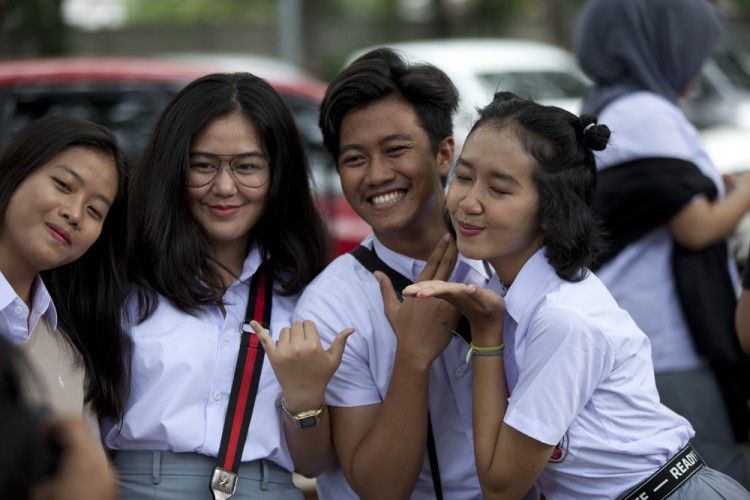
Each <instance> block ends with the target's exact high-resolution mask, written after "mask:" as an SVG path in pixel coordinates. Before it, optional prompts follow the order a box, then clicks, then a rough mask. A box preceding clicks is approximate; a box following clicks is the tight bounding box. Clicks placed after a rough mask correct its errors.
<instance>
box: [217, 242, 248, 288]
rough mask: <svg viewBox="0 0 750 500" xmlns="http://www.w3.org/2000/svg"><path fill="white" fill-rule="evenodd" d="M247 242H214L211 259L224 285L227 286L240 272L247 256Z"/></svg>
mask: <svg viewBox="0 0 750 500" xmlns="http://www.w3.org/2000/svg"><path fill="white" fill-rule="evenodd" d="M248 247H249V242H247V241H245V242H239V241H237V242H231V243H228V244H223V245H221V244H214V247H213V255H212V257H213V259H214V261H215V263H216V265H215V268H216V271H217V272H218V273H219V276H221V280H222V283H224V286H229V285H231V284H232V283H234V281H235V280H236V279H237V277H238V276H239V275H240V274H242V266H243V264H244V263H245V257H247V249H248Z"/></svg>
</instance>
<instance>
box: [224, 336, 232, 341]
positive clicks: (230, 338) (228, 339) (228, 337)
mask: <svg viewBox="0 0 750 500" xmlns="http://www.w3.org/2000/svg"><path fill="white" fill-rule="evenodd" d="M230 340H232V336H231V335H229V334H226V335H224V342H226V343H229V341H230Z"/></svg>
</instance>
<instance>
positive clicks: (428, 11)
mask: <svg viewBox="0 0 750 500" xmlns="http://www.w3.org/2000/svg"><path fill="white" fill-rule="evenodd" d="M716 3H718V4H719V5H720V6H721V7H722V8H723V9H724V10H725V12H726V13H727V27H726V30H725V34H724V39H723V43H722V44H721V47H719V49H718V50H717V51H716V53H715V54H714V55H713V57H712V58H711V60H710V61H709V62H708V64H707V65H706V67H705V68H704V70H703V74H702V77H701V80H700V82H699V83H698V84H697V85H696V86H695V88H694V91H693V92H692V94H691V95H690V96H689V98H688V99H686V100H685V102H684V104H683V105H684V107H685V110H686V113H687V114H688V116H689V117H690V119H691V120H692V121H693V123H695V125H696V126H697V127H698V129H699V130H700V131H701V135H702V137H703V140H704V144H705V146H706V148H707V150H708V151H709V154H711V156H712V157H713V160H714V162H715V163H716V165H717V166H718V168H719V169H720V170H721V171H722V172H723V173H724V174H726V175H728V176H731V175H733V174H736V173H741V172H744V171H747V170H750V29H748V28H749V27H750V0H720V1H717V2H716ZM583 4H584V0H275V1H274V0H0V148H2V147H3V146H4V145H5V143H7V141H8V138H9V137H11V136H12V135H13V134H14V133H15V132H16V131H18V130H19V129H20V128H21V127H23V126H24V125H25V124H26V123H28V122H29V121H31V120H33V119H36V118H39V117H41V116H45V115H49V114H70V115H74V116H78V117H81V118H86V119H90V120H93V121H96V122H99V123H101V124H103V125H105V126H108V127H110V128H111V129H112V130H113V131H114V132H115V134H116V135H117V136H118V138H119V140H120V142H121V143H122V145H123V147H124V148H125V149H126V151H127V153H128V155H129V157H130V160H131V162H135V161H137V158H138V154H139V152H140V149H141V148H142V146H143V144H144V142H145V140H146V138H147V137H148V134H149V131H150V129H151V127H152V126H153V124H154V122H155V121H156V119H157V117H158V115H159V113H160V111H161V109H163V107H164V106H165V105H166V103H167V102H168V101H169V99H170V98H171V97H172V96H173V95H174V94H175V93H176V92H178V91H179V89H180V88H181V87H182V86H184V85H185V84H186V83H187V82H189V81H190V80H192V79H194V78H196V77H198V76H201V75H203V74H207V73H211V72H216V71H250V72H253V73H256V74H258V75H259V76H261V77H264V78H266V79H267V80H269V82H270V83H271V84H272V85H274V86H275V87H276V89H277V90H278V91H279V92H280V94H281V95H282V96H283V97H284V99H285V100H286V102H287V103H288V104H289V106H290V108H291V109H292V112H293V114H294V116H295V119H296V121H297V124H298V126H299V128H300V130H301V132H302V135H303V137H304V140H305V143H306V146H307V150H308V153H309V157H310V163H311V168H312V170H313V173H314V178H315V184H316V186H315V189H316V191H317V197H318V201H319V204H320V207H321V210H322V211H323V214H324V217H325V219H326V221H327V224H328V227H329V229H330V232H331V242H332V247H333V252H332V254H333V255H335V254H338V253H341V252H344V251H347V250H349V249H350V248H352V247H353V246H354V245H356V244H357V243H358V242H359V241H360V240H361V238H362V237H364V236H365V235H366V234H367V233H368V232H369V228H368V227H367V225H366V224H364V222H363V221H361V220H360V219H359V218H358V217H357V216H356V214H354V213H353V212H352V211H351V209H350V208H349V207H348V204H347V203H346V201H345V200H344V198H343V196H342V194H341V191H340V187H339V183H338V177H337V175H336V172H335V168H334V166H333V164H332V162H331V160H330V158H329V157H328V155H327V153H326V152H325V151H324V149H323V147H322V144H321V142H322V138H321V136H320V132H319V130H318V127H317V114H318V104H319V101H320V99H321V97H322V95H323V93H324V91H325V82H326V81H327V80H329V79H330V78H331V77H332V76H333V75H334V74H336V72H338V71H339V70H340V69H341V68H342V67H343V66H344V65H345V64H346V63H347V62H348V61H350V60H351V59H352V58H353V57H356V55H357V54H359V53H362V51H363V50H366V49H367V48H371V47H373V46H378V45H392V46H395V47H397V48H398V49H400V50H401V51H402V52H403V53H404V55H406V56H407V58H409V59H411V60H415V61H416V60H419V61H427V62H431V63H433V64H435V65H437V66H439V67H441V68H442V69H443V70H444V71H446V72H447V73H448V74H449V76H450V77H451V78H452V79H453V81H454V83H455V84H456V86H457V88H458V89H459V92H460V94H461V103H460V109H459V113H458V115H457V116H456V123H455V128H456V137H457V140H458V143H459V144H460V143H461V142H462V140H463V138H464V137H465V134H466V132H467V130H468V127H469V126H470V124H471V123H472V121H473V119H474V117H475V115H474V113H475V108H476V106H479V105H483V104H486V103H487V102H488V101H489V99H490V97H491V96H492V94H493V93H494V92H495V91H496V90H511V91H514V92H516V93H518V94H521V95H524V96H528V97H531V98H534V99H538V100H542V101H544V102H548V103H553V104H556V105H559V106H562V107H565V108H567V109H569V110H571V111H574V112H577V111H578V106H579V105H580V101H581V97H582V96H583V94H584V92H585V90H586V86H587V85H588V81H587V80H586V78H585V76H583V75H582V74H581V72H580V71H579V70H578V68H577V66H576V63H575V61H574V59H573V58H572V56H571V54H570V49H571V46H572V37H573V28H574V25H575V20H576V18H577V14H578V11H579V10H580V9H581V7H582V5H583ZM749 244H750V219H748V218H747V217H746V220H745V221H743V223H742V225H741V226H740V228H739V230H738V231H737V233H736V234H735V236H734V238H733V239H732V246H733V248H734V251H735V255H736V256H737V257H739V259H740V260H742V259H744V258H745V253H746V249H747V248H748V245H749ZM306 485H307V488H308V495H309V496H310V497H311V498H312V497H313V496H314V493H313V492H312V490H310V489H309V488H310V483H309V482H308V483H306Z"/></svg>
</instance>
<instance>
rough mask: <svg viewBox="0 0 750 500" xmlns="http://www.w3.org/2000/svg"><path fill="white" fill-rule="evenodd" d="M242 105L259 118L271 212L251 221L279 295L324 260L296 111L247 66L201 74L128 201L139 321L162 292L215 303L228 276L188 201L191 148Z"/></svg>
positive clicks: (161, 124)
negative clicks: (223, 277) (268, 172)
mask: <svg viewBox="0 0 750 500" xmlns="http://www.w3.org/2000/svg"><path fill="white" fill-rule="evenodd" d="M235 111H239V112H241V113H243V114H244V115H245V116H246V117H247V118H248V119H249V120H250V122H251V123H252V124H253V125H254V127H255V130H256V131H257V134H258V139H259V140H260V142H261V144H262V146H263V148H264V150H265V152H266V154H267V155H268V157H269V163H270V167H271V175H270V180H269V189H268V194H267V199H266V208H265V211H264V214H263V215H262V217H261V219H260V220H259V221H258V223H257V224H256V225H255V227H253V229H252V233H251V239H252V240H253V241H254V242H257V244H258V245H259V248H260V250H261V254H262V256H263V258H264V260H265V261H266V262H267V264H268V265H269V271H270V275H271V277H272V278H273V280H274V282H275V283H276V284H277V286H278V287H279V288H280V289H281V291H282V293H285V294H289V295H293V294H296V293H299V292H300V291H302V289H303V288H304V286H305V285H306V284H307V283H309V282H310V281H311V280H312V278H314V277H315V275H316V274H317V273H318V272H320V270H321V269H322V268H323V266H324V265H325V262H326V256H327V236H326V231H325V226H324V224H323V221H322V219H321V218H320V215H319V213H318V211H317V208H316V206H315V203H314V201H313V197H312V193H311V182H310V174H309V168H308V163H307V158H306V156H305V151H304V147H303V143H302V139H301V137H300V134H299V132H298V130H297V127H296V125H295V123H294V119H293V117H292V114H291V112H290V111H289V109H288V108H287V107H286V105H285V104H284V102H283V100H282V99H281V97H280V96H279V94H278V93H277V92H276V91H275V90H274V89H273V88H272V87H271V86H270V85H269V84H268V83H267V82H266V81H265V80H263V79H261V78H258V77H257V76H254V75H251V74H249V73H234V74H212V75H207V76H204V77H202V78H199V79H197V80H195V81H193V82H192V83H190V84H189V85H188V86H187V87H185V88H184V89H183V90H182V91H181V92H180V93H178V94H177V95H176V96H175V97H174V99H172V101H171V102H170V103H169V105H168V106H167V108H166V109H165V110H164V112H163V113H162V115H161V117H160V118H159V120H158V122H157V124H156V126H155V128H154V130H153V132H152V133H151V136H150V138H149V141H148V144H147V145H146V148H145V149H144V152H143V155H142V157H141V160H140V162H139V163H138V165H137V166H136V168H135V169H134V171H133V173H132V176H131V177H132V180H131V183H130V197H131V198H130V199H131V200H132V201H131V203H130V206H129V212H128V213H129V217H130V219H129V220H130V234H131V240H130V244H129V255H130V257H131V260H130V264H129V272H130V279H131V280H132V282H133V283H134V284H135V285H136V288H137V290H138V319H139V320H141V321H142V320H144V319H145V318H147V317H148V316H150V315H151V313H153V311H154V308H155V307H156V295H157V294H161V295H163V296H164V297H166V298H168V299H169V300H171V301H172V303H173V304H174V305H176V306H177V307H178V308H179V309H181V310H182V311H184V312H187V313H191V314H194V313H195V312H196V311H197V310H198V309H199V308H200V307H203V306H206V305H218V304H220V302H221V298H220V297H219V296H217V293H216V291H217V290H220V289H221V288H222V281H221V278H220V276H219V274H218V273H217V271H216V268H215V266H213V265H212V264H211V259H210V255H211V244H210V241H209V239H208V238H207V236H206V234H205V233H204V231H203V230H202V228H201V226H200V224H199V223H198V222H197V221H196V220H195V218H194V217H193V215H192V214H191V212H190V208H189V205H188V192H187V181H186V175H187V168H188V158H189V151H190V146H191V144H192V143H193V141H194V140H195V138H196V137H197V136H198V134H199V133H200V132H201V131H202V130H203V129H204V128H205V127H206V126H207V125H208V124H209V123H210V122H211V121H213V120H215V119H217V118H219V117H223V116H226V115H228V114H230V113H233V112H235Z"/></svg>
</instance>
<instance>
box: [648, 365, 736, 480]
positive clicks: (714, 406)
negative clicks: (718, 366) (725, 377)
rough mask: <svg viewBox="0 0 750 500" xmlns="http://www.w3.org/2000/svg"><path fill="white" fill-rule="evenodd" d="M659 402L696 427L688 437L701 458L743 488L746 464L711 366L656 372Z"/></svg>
mask: <svg viewBox="0 0 750 500" xmlns="http://www.w3.org/2000/svg"><path fill="white" fill-rule="evenodd" d="M656 387H657V388H658V389H659V397H660V399H661V402H662V404H664V405H665V406H667V407H668V408H670V409H671V410H673V411H675V412H677V413H679V414H680V415H682V416H683V417H685V418H686V419H687V420H688V421H689V422H690V424H691V425H692V426H693V429H695V437H694V438H693V439H692V440H691V441H690V443H691V444H692V445H693V447H694V448H695V450H696V451H697V452H698V454H699V455H700V456H701V458H702V459H703V461H704V462H705V463H706V465H708V466H709V467H711V468H712V469H716V470H717V471H719V472H723V473H724V474H726V475H727V476H729V477H731V478H732V479H734V480H736V481H737V482H739V483H740V484H741V485H742V486H744V487H745V488H748V487H750V481H748V464H747V460H746V459H745V452H744V449H743V446H742V445H740V444H739V443H737V442H736V441H735V440H734V436H733V435H732V429H731V425H730V422H729V416H728V414H727V410H726V406H725V405H724V400H723V399H722V396H721V392H720V389H719V385H718V384H717V382H716V378H715V377H714V375H713V373H712V372H711V370H709V369H708V368H701V369H698V370H692V371H688V372H679V373H661V374H657V375H656Z"/></svg>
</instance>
